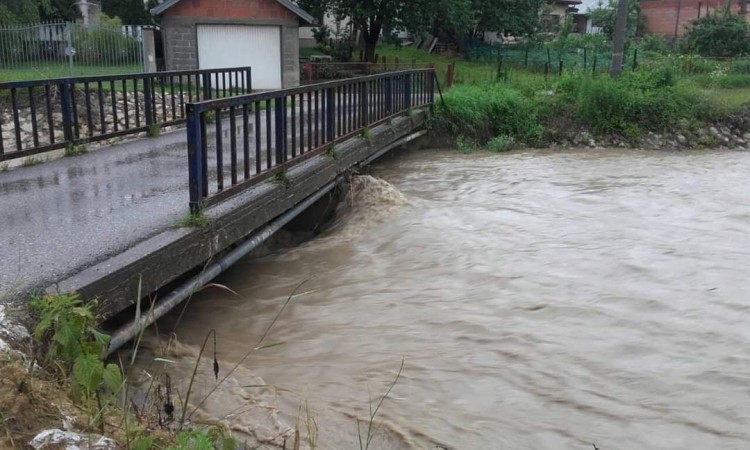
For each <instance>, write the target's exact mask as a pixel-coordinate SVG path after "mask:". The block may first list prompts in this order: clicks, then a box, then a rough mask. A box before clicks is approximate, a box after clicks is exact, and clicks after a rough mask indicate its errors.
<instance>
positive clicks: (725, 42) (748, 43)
mask: <svg viewBox="0 0 750 450" xmlns="http://www.w3.org/2000/svg"><path fill="white" fill-rule="evenodd" d="M680 48H681V49H682V50H683V52H686V53H697V54H699V55H702V56H712V57H732V56H742V55H747V54H748V53H750V25H749V24H748V23H747V22H746V21H745V18H744V17H743V16H741V15H739V14H733V13H731V12H729V11H727V10H726V9H723V8H722V9H718V10H716V11H715V12H713V13H710V14H707V15H706V16H704V17H701V18H700V19H696V20H693V21H692V22H691V24H690V28H689V29H688V31H687V32H686V33H685V35H684V36H683V38H682V40H681V41H680Z"/></svg>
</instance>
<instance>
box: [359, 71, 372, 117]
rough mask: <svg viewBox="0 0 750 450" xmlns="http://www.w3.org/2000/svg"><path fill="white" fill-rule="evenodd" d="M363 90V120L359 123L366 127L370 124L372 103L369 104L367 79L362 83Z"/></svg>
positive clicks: (361, 98) (361, 99)
mask: <svg viewBox="0 0 750 450" xmlns="http://www.w3.org/2000/svg"><path fill="white" fill-rule="evenodd" d="M360 86H362V87H361V92H360V100H359V103H360V110H359V115H360V117H361V122H362V123H360V124H359V125H360V126H363V127H366V126H368V125H370V115H369V111H370V105H369V98H368V97H367V81H364V82H362V83H361V84H360Z"/></svg>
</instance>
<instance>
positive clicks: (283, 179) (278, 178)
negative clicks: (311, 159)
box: [271, 147, 333, 187]
mask: <svg viewBox="0 0 750 450" xmlns="http://www.w3.org/2000/svg"><path fill="white" fill-rule="evenodd" d="M331 148H333V147H331ZM329 150H330V149H329ZM271 183H276V184H280V185H282V186H284V187H289V186H291V185H292V180H291V178H289V173H287V172H286V171H281V172H279V173H277V174H276V175H274V176H272V177H271Z"/></svg>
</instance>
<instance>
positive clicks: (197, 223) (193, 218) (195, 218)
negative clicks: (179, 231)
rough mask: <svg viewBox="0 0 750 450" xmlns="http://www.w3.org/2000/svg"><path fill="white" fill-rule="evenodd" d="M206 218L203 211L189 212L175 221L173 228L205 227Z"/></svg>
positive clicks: (206, 224) (206, 223)
mask: <svg viewBox="0 0 750 450" xmlns="http://www.w3.org/2000/svg"><path fill="white" fill-rule="evenodd" d="M207 226H208V219H207V218H206V216H205V214H203V213H197V214H196V213H189V214H186V215H185V216H184V217H183V218H182V219H180V220H178V221H177V223H175V228H206V227H207Z"/></svg>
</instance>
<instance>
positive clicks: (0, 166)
mask: <svg viewBox="0 0 750 450" xmlns="http://www.w3.org/2000/svg"><path fill="white" fill-rule="evenodd" d="M8 169H10V164H8V163H7V162H4V163H2V164H0V172H7V171H8Z"/></svg>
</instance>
